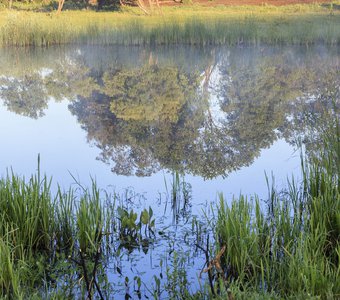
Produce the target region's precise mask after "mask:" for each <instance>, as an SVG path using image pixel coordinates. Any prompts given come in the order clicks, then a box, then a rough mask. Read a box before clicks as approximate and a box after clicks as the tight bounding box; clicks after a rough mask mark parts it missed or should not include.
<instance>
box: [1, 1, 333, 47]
mask: <svg viewBox="0 0 340 300" xmlns="http://www.w3.org/2000/svg"><path fill="white" fill-rule="evenodd" d="M339 28H340V18H339V13H338V12H337V11H335V12H331V11H330V10H329V9H325V8H323V7H321V6H317V5H315V6H305V7H304V6H298V7H297V6H296V7H294V6H293V7H289V8H276V7H266V8H263V7H255V8H249V7H236V8H220V9H212V8H210V9H209V8H204V9H203V8H199V7H192V8H191V9H190V8H185V7H184V8H181V9H171V8H167V9H165V11H164V16H159V15H155V16H148V17H146V16H141V15H140V14H139V13H138V12H137V11H134V10H131V11H125V12H123V13H119V12H112V13H95V12H81V11H78V12H64V13H63V14H61V15H60V16H56V15H55V14H53V13H49V14H46V13H33V12H11V11H4V12H1V14H0V44H1V45H2V46H6V45H7V46H9V45H15V46H49V45H55V44H71V43H73V44H77V43H86V44H100V45H112V44H120V45H170V44H190V45H221V44H226V45H236V44H242V45H244V44H246V45H257V44H304V45H306V44H307V45H309V44H315V43H325V44H339V42H340V29H339Z"/></svg>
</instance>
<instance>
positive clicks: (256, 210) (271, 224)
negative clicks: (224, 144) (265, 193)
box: [216, 115, 340, 299]
mask: <svg viewBox="0 0 340 300" xmlns="http://www.w3.org/2000/svg"><path fill="white" fill-rule="evenodd" d="M329 120H330V121H329V123H328V124H327V126H326V127H327V128H326V130H325V131H324V133H323V137H324V140H323V142H324V148H322V149H321V150H320V151H319V152H318V153H316V154H315V155H314V156H313V157H312V158H311V159H310V160H308V161H304V162H303V183H302V185H301V187H300V188H299V187H298V186H299V185H298V184H297V183H295V182H294V181H291V182H289V184H288V190H287V191H286V192H285V193H277V192H276V191H275V189H274V188H271V189H270V197H269V199H270V201H269V202H268V203H267V207H268V210H267V213H266V214H265V213H263V209H261V206H260V202H259V200H258V199H255V200H254V201H252V200H247V199H246V198H245V197H242V196H241V197H240V198H239V199H237V200H233V201H232V203H231V205H229V206H228V205H227V204H226V202H225V199H224V197H223V196H222V195H221V197H220V204H219V208H218V211H219V214H218V219H217V226H216V236H217V238H216V239H217V241H218V245H219V248H222V247H223V246H225V247H226V250H225V253H224V254H223V256H222V264H223V271H220V273H219V276H220V277H222V279H223V282H224V283H226V284H227V285H229V286H230V287H232V289H233V292H234V293H235V294H238V293H240V291H248V292H249V291H250V290H251V291H252V293H257V294H259V293H264V294H267V295H268V294H271V295H276V296H275V297H278V298H280V297H284V298H286V297H298V298H310V297H321V298H323V299H333V298H335V297H337V296H339V294H340V288H339V285H338V284H337V282H338V279H339V274H340V265H339V261H340V251H339V250H340V239H339V237H340V222H339V221H340V215H339V212H340V201H339V199H340V189H339V170H340V168H339V158H340V130H339V118H338V116H337V115H335V116H332V117H330V118H329ZM332 120H333V121H332ZM320 130H321V129H320ZM275 297H274V298H275Z"/></svg>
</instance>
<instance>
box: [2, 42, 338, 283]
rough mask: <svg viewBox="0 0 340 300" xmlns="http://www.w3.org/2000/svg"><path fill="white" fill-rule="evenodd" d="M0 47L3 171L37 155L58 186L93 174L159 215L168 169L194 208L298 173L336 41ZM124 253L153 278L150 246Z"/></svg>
mask: <svg viewBox="0 0 340 300" xmlns="http://www.w3.org/2000/svg"><path fill="white" fill-rule="evenodd" d="M0 51H1V52H0V140H1V148H0V175H1V176H5V174H6V172H7V171H6V170H7V168H11V167H12V168H13V170H14V171H15V172H16V173H18V174H21V175H25V176H26V177H27V176H29V175H30V174H32V173H34V172H35V171H36V169H37V158H38V154H40V157H41V170H42V171H43V172H45V173H46V174H47V175H48V176H52V177H53V182H54V189H55V188H56V184H57V183H58V184H60V185H61V186H62V187H64V188H68V187H69V186H70V185H74V184H75V181H78V182H80V183H81V184H82V185H84V186H89V185H90V184H91V180H92V178H94V179H95V180H96V182H97V184H98V186H99V187H100V188H103V189H106V190H108V191H114V192H116V193H118V194H119V193H124V192H125V191H126V190H129V191H133V193H134V194H137V195H138V197H136V198H134V199H138V201H137V200H136V201H137V202H138V203H139V206H140V207H141V208H144V207H149V206H152V207H153V209H154V211H155V212H156V214H157V215H158V216H159V215H162V214H163V215H164V216H165V217H167V216H168V215H170V214H171V213H170V212H169V210H168V211H167V210H166V209H165V207H164V206H166V205H165V204H164V201H165V202H166V199H167V195H168V193H169V186H170V185H171V180H172V178H173V177H172V176H173V175H172V174H174V173H176V172H177V173H179V174H182V175H183V176H184V180H185V182H187V183H188V184H189V186H190V187H191V191H192V193H191V198H190V199H191V203H190V214H192V215H198V216H199V215H201V214H202V209H204V208H205V207H207V206H206V205H207V203H210V202H212V203H214V202H216V201H217V199H218V193H223V194H224V195H225V197H226V198H227V199H232V197H233V195H236V196H237V195H239V194H240V193H243V194H246V195H254V194H257V195H259V197H260V198H261V199H266V196H267V186H266V182H265V174H268V175H269V177H270V176H271V174H273V175H274V176H275V185H276V186H277V187H278V188H281V187H283V186H284V185H285V183H286V180H287V178H291V177H292V176H294V178H296V179H297V180H299V178H300V154H301V151H307V153H308V151H312V150H313V145H314V142H315V141H316V140H317V137H318V132H316V131H315V128H314V127H313V124H312V123H311V122H310V117H311V116H312V115H320V114H322V111H323V109H324V108H325V107H326V106H327V105H329V103H326V102H324V101H320V99H319V97H318V96H319V94H320V91H321V90H322V89H325V88H328V86H329V87H330V88H332V87H334V86H338V85H339V67H340V59H339V49H338V48H325V47H313V48H305V47H294V48H291V47H283V48H253V47H252V48H240V47H234V48H225V47H217V48H216V47H215V48H204V49H203V48H202V49H199V48H193V47H173V48H171V47H170V48H169V47H166V48H157V49H150V48H142V47H93V46H91V47H90V46H88V47H80V46H77V47H67V48H49V49H1V50H0ZM300 142H302V143H303V145H304V146H303V147H302V149H303V150H301V148H299V147H298V144H299V143H300ZM164 199H165V200H164ZM176 230H177V229H176V228H175V229H174V230H173V233H174V235H176V234H177V235H179V236H181V233H180V230H177V231H176ZM176 232H177V233H176ZM178 238H179V237H176V236H173V237H172V238H171V239H169V241H170V240H171V241H172V242H176V243H177V242H178V240H177V239H178ZM169 241H164V242H163V243H165V244H167V243H170V242H169ZM158 249H161V250H158V252H162V251H163V252H164V251H165V250H164V249H166V247H161V248H158ZM183 249H184V250H183V251H190V249H189V248H185V247H184V246H183ZM185 249H186V250H185ZM136 257H138V260H139V261H140V260H141V259H140V254H137V255H136ZM129 260H130V262H131V265H130V267H129V270H127V272H128V273H129V272H130V273H131V274H134V273H136V272H137V273H138V270H140V268H142V269H143V268H149V271H148V274H149V275H148V277H149V279H150V280H151V278H152V276H153V273H152V271H151V270H152V269H153V267H152V265H153V264H155V265H156V267H155V270H158V269H159V268H158V267H159V266H157V263H158V261H157V259H155V256H154V255H153V254H151V253H150V252H149V253H148V254H147V255H146V256H145V257H144V258H143V259H142V262H139V264H138V265H137V264H136V263H135V262H134V261H135V260H134V258H133V254H129ZM152 260H155V262H152ZM150 265H151V267H150ZM202 265H203V260H202V259H198V260H197V261H196V265H195V264H194V267H193V271H192V273H191V275H190V276H192V278H195V277H196V278H197V272H199V270H200V268H201V267H202ZM141 266H144V267H141ZM112 268H113V269H115V267H112ZM150 272H151V273H150ZM155 272H156V273H157V272H158V271H155ZM114 273H115V272H112V276H113V277H114V276H118V277H119V274H116V275H115V274H114ZM131 276H132V275H131ZM112 280H116V279H112Z"/></svg>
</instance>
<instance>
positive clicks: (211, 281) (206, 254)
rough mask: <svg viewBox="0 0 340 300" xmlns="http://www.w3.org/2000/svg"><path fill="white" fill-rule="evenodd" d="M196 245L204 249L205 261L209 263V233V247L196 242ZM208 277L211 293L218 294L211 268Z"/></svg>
mask: <svg viewBox="0 0 340 300" xmlns="http://www.w3.org/2000/svg"><path fill="white" fill-rule="evenodd" d="M196 247H197V248H199V249H201V250H202V251H203V253H204V254H205V261H206V262H205V263H206V264H207V265H208V262H209V261H210V258H209V235H208V236H207V248H206V249H204V248H203V247H201V246H200V245H198V244H196ZM203 271H204V270H202V271H201V273H200V275H199V278H201V276H202V273H203ZM208 278H209V284H210V290H211V293H212V294H213V296H216V293H215V289H214V283H213V276H212V273H211V270H210V269H209V270H208Z"/></svg>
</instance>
